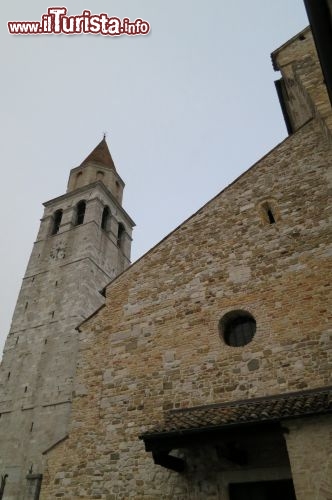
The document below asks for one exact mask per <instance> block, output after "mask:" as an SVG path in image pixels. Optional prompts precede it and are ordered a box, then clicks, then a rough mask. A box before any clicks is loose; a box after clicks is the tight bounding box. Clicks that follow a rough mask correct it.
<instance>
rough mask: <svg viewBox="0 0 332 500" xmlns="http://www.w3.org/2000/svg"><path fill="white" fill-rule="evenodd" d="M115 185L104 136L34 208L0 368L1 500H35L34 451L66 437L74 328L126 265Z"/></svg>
mask: <svg viewBox="0 0 332 500" xmlns="http://www.w3.org/2000/svg"><path fill="white" fill-rule="evenodd" d="M123 189H124V182H123V180H122V179H121V177H120V176H119V174H118V172H117V171H116V168H115V165H114V162H113V159H112V157H111V154H110V152H109V149H108V146H107V143H106V140H105V137H104V138H103V140H102V141H101V142H100V143H99V144H98V145H97V146H96V148H95V149H94V150H93V151H92V152H91V153H90V154H89V155H88V156H87V158H86V159H85V160H84V161H83V162H82V163H81V164H80V165H79V166H78V167H76V168H74V169H72V170H71V172H70V175H69V181H68V188H67V192H66V194H64V195H62V196H59V197H58V198H55V199H52V200H50V201H47V202H46V203H44V207H45V210H44V214H43V217H42V219H41V224H40V229H39V232H38V236H37V240H36V242H35V243H34V247H33V250H32V253H31V256H30V259H29V263H28V266H27V270H26V273H25V276H24V278H23V283H22V287H21V290H20V293H19V296H18V300H17V304H16V308H15V311H14V315H13V319H12V324H11V329H10V332H9V335H8V337H7V341H6V344H5V348H4V354H3V360H2V364H1V371H0V377H1V378H0V416H1V418H0V475H1V476H2V477H3V478H4V484H3V485H2V489H3V497H2V498H3V499H6V500H14V499H15V500H23V499H24V500H32V499H35V498H38V490H39V488H40V484H41V481H42V474H43V452H45V451H46V450H48V449H50V448H51V447H53V446H54V445H56V444H57V443H58V442H59V441H61V440H63V439H65V438H66V435H67V433H68V424H69V416H70V409H71V398H72V393H73V390H74V376H75V369H76V355H77V349H78V332H77V330H76V327H77V325H78V324H79V323H81V322H82V321H83V320H84V319H85V318H87V317H88V316H89V315H90V314H92V313H93V312H94V311H95V310H96V309H97V308H98V307H100V306H101V305H102V304H103V302H104V297H103V296H102V294H101V293H100V292H101V291H102V289H103V288H104V287H105V285H106V284H108V283H109V282H110V281H111V280H112V279H113V278H115V276H117V275H118V274H119V273H121V272H122V271H123V270H124V269H125V268H126V267H128V265H129V264H130V249H131V241H132V239H131V234H132V229H133V227H134V225H135V224H134V222H133V221H132V219H131V218H130V217H129V215H128V214H127V213H126V212H125V210H124V209H123V207H122V194H123ZM0 479H1V478H0Z"/></svg>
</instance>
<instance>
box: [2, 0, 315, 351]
mask: <svg viewBox="0 0 332 500" xmlns="http://www.w3.org/2000/svg"><path fill="white" fill-rule="evenodd" d="M77 4H78V2H75V1H73V0H68V1H67V2H65V3H64V4H63V3H61V4H60V5H65V6H66V7H67V8H68V11H69V12H68V13H69V15H79V14H80V13H81V12H82V10H83V8H85V9H89V10H91V11H92V13H100V12H106V13H107V14H108V15H109V16H118V17H120V18H123V17H129V18H130V19H135V18H139V17H140V18H142V19H144V20H147V21H148V22H149V23H150V24H151V32H150V34H149V35H148V36H138V37H126V36H121V37H118V38H110V37H102V36H100V35H95V36H93V35H78V36H65V35H60V36H54V35H53V36H12V35H9V34H8V32H7V21H16V20H17V21H18V20H24V21H25V20H32V21H35V20H36V21H38V20H40V18H41V15H42V14H43V13H45V12H46V11H47V8H48V7H50V6H54V5H57V4H56V2H53V3H47V2H44V1H41V0H34V2H24V1H23V0H12V2H10V3H9V2H8V3H4V4H3V6H2V9H3V10H4V15H3V16H2V25H1V29H0V36H1V47H2V54H1V67H2V78H1V97H2V103H1V110H2V114H1V128H2V130H1V135H0V138H1V139H0V141H1V157H2V158H1V160H2V161H1V179H2V195H1V197H0V203H1V214H2V232H1V235H2V242H1V247H0V272H1V274H0V278H1V281H0V283H1V287H0V290H1V292H0V293H1V297H0V298H1V311H0V312H1V314H0V349H1V351H2V345H3V342H4V339H5V337H6V335H7V333H8V330H9V325H10V320H11V316H12V313H13V309H14V306H15V302H16V298H17V294H18V291H19V288H20V284H21V279H22V277H23V274H24V271H25V268H26V265H27V261H28V257H29V255H30V252H31V248H32V244H33V241H34V238H35V237H36V233H37V229H38V226H39V219H40V217H41V215H42V202H44V201H47V200H48V199H51V198H54V197H56V196H58V195H61V194H63V193H64V192H65V189H66V185H67V179H68V174H69V170H70V169H71V168H73V167H75V166H77V165H79V164H80V162H81V161H82V160H83V159H84V158H85V157H86V156H87V155H88V153H89V152H90V151H91V150H92V149H93V148H94V147H95V146H96V144H97V143H98V142H99V141H100V140H101V138H102V133H103V132H104V131H106V132H107V140H108V144H109V147H110V150H111V153H112V156H113V159H114V161H115V164H116V166H117V169H118V171H119V173H120V175H121V177H122V178H123V179H124V181H125V182H126V189H125V195H124V207H125V209H126V210H127V212H128V213H129V214H130V216H131V217H132V218H133V219H134V220H135V222H136V224H137V227H136V228H135V230H134V241H133V248H132V260H133V261H134V260H135V259H137V258H138V257H139V256H141V255H142V254H143V253H145V252H146V251H147V250H148V249H149V248H151V246H153V245H154V244H155V243H157V242H158V241H159V240H160V239H161V238H162V237H164V236H165V235H166V234H167V233H169V232H170V231H171V230H172V229H174V228H175V227H176V226H177V225H178V224H180V223H181V222H182V221H183V220H184V219H185V218H187V217H188V216H189V215H191V214H192V213H193V212H195V211H196V210H197V209H198V208H199V207H200V206H201V205H203V204H204V203H205V202H207V201H208V200H209V199H210V198H211V197H212V196H214V195H215V194H216V193H218V192H219V191H220V190H221V189H222V188H223V187H225V186H226V185H227V184H228V183H229V182H231V181H232V180H233V179H234V178H236V177H237V176H238V175H239V174H241V173H242V172H243V171H244V170H246V169H247V168H249V167H250V165H251V164H253V163H254V162H255V161H257V160H258V159H259V158H260V157H262V156H263V155H264V154H265V153H266V152H267V151H269V150H270V149H272V148H273V147H274V146H276V144H277V143H278V142H280V141H281V140H282V139H284V138H285V136H286V129H285V126H284V123H283V118H282V115H281V111H280V107H279V103H278V99H277V95H276V92H275V88H274V83H273V81H274V80H275V79H277V78H279V75H278V74H277V73H275V72H274V71H273V69H272V65H271V60H270V53H271V52H272V51H273V50H274V49H276V48H277V47H278V46H280V45H281V44H283V43H284V42H285V41H286V40H288V39H289V38H291V37H292V36H293V35H295V34H296V33H297V32H298V31H300V30H301V29H303V28H304V27H305V26H306V25H307V24H308V21H307V17H306V14H305V9H304V6H303V1H302V0H251V2H248V1H247V0H239V1H237V2H231V1H229V0H209V1H205V2H203V1H199V0H181V1H179V0H168V1H167V2H166V1H163V2H162V1H161V0H145V1H139V0H126V1H124V0H121V1H120V0H115V1H113V2H106V1H105V0H97V1H96V0H94V1H93V2H88V1H86V2H85V3H84V4H81V2H80V4H81V6H80V7H78V5H77Z"/></svg>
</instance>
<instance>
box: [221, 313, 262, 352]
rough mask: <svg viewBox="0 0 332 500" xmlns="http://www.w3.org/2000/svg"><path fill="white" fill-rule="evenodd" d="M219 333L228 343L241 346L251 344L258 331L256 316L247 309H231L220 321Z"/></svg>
mask: <svg viewBox="0 0 332 500" xmlns="http://www.w3.org/2000/svg"><path fill="white" fill-rule="evenodd" d="M219 333H220V336H221V338H222V339H223V340H224V342H225V343H226V344H227V345H230V346H233V347H241V346H244V345H246V344H249V342H251V341H252V339H253V337H254V335H255V333H256V321H255V318H254V317H253V316H252V315H251V314H250V313H248V312H247V311H242V310H238V311H230V312H228V313H226V314H225V315H224V316H223V317H222V318H221V320H220V321H219Z"/></svg>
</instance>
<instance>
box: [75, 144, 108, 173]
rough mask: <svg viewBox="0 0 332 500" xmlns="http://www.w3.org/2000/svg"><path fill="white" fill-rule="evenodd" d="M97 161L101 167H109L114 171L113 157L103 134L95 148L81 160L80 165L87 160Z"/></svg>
mask: <svg viewBox="0 0 332 500" xmlns="http://www.w3.org/2000/svg"><path fill="white" fill-rule="evenodd" d="M90 161H91V162H93V163H99V164H100V165H101V166H103V167H107V168H111V169H112V170H115V171H116V168H115V165H114V162H113V158H112V156H111V153H110V151H109V149H108V146H107V142H106V139H105V136H104V137H103V139H102V140H101V141H100V143H99V144H98V145H97V146H96V147H95V149H94V150H93V151H92V152H91V153H90V154H89V155H88V156H87V157H86V158H85V160H83V161H82V163H81V165H84V164H85V163H88V162H90Z"/></svg>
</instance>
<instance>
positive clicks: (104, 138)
mask: <svg viewBox="0 0 332 500" xmlns="http://www.w3.org/2000/svg"><path fill="white" fill-rule="evenodd" d="M106 135H107V132H104V133H103V140H104V141H106Z"/></svg>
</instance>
